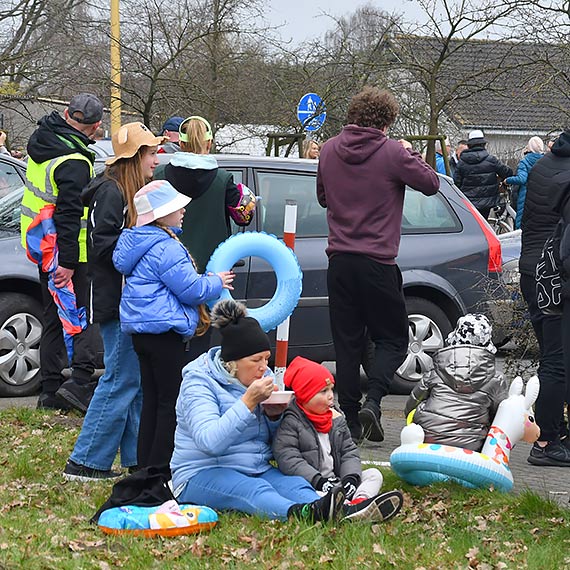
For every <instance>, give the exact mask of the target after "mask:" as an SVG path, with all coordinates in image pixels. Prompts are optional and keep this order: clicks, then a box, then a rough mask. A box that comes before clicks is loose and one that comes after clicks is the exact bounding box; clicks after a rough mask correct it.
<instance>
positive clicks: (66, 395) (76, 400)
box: [56, 378, 97, 414]
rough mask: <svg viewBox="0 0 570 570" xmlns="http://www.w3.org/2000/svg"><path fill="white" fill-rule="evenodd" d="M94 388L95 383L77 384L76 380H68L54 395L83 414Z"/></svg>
mask: <svg viewBox="0 0 570 570" xmlns="http://www.w3.org/2000/svg"><path fill="white" fill-rule="evenodd" d="M96 386H97V384H96V383H95V382H89V383H87V384H79V383H78V382H77V380H74V379H73V378H70V379H69V380H66V381H65V382H64V383H63V384H62V385H61V386H60V387H59V390H58V391H57V392H56V395H57V396H59V397H60V398H62V399H63V400H65V401H66V402H67V403H68V404H69V405H70V406H71V407H73V408H75V409H76V410H79V411H80V412H83V413H84V414H85V413H86V412H87V408H88V407H89V402H91V398H92V397H93V392H94V391H95V387H96Z"/></svg>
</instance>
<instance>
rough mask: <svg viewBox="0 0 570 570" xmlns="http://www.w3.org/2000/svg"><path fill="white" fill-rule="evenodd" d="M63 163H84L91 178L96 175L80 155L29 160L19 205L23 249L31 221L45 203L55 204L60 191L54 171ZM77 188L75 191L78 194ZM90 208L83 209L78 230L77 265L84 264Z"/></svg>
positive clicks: (83, 156)
mask: <svg viewBox="0 0 570 570" xmlns="http://www.w3.org/2000/svg"><path fill="white" fill-rule="evenodd" d="M66 160H84V161H85V162H86V163H87V164H88V165H89V171H90V173H91V177H92V178H93V176H94V175H95V170H94V168H93V164H92V163H91V161H90V160H89V159H88V158H87V157H86V156H85V155H83V154H81V153H79V152H74V153H73V154H64V155H63V156H57V157H55V158H52V159H51V160H46V161H45V162H41V163H39V164H38V163H37V162H34V161H33V160H32V159H31V158H28V164H27V167H26V188H25V189H24V196H23V197H22V205H21V206H20V232H21V238H22V246H23V247H24V248H25V247H26V232H27V230H28V227H29V225H30V224H31V223H32V220H33V219H34V218H35V217H36V216H37V215H38V214H39V213H40V210H41V209H42V208H43V207H44V206H46V205H47V204H55V203H56V201H57V195H58V192H59V189H58V187H57V183H56V181H55V178H54V175H55V170H56V168H57V167H58V166H60V165H61V164H62V163H63V162H65V161H66ZM80 190H81V189H79V190H78V191H80ZM88 211H89V208H83V216H82V217H81V229H80V230H79V237H78V241H79V260H78V261H79V262H80V263H85V262H86V261H87V213H88Z"/></svg>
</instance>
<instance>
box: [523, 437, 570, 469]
mask: <svg viewBox="0 0 570 570" xmlns="http://www.w3.org/2000/svg"><path fill="white" fill-rule="evenodd" d="M527 461H528V462H529V463H532V465H549V466H558V467H570V449H568V448H567V447H566V446H565V445H563V444H562V443H561V442H560V441H550V442H549V443H547V444H546V445H545V446H544V447H540V445H538V443H535V444H534V445H533V446H532V449H531V450H530V455H529V456H528V457H527Z"/></svg>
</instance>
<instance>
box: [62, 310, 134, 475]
mask: <svg viewBox="0 0 570 570" xmlns="http://www.w3.org/2000/svg"><path fill="white" fill-rule="evenodd" d="M99 328H100V330H101V337H102V339H103V348H104V350H105V356H104V362H105V373H104V374H103V376H101V378H100V379H99V383H98V384H97V388H96V389H95V393H94V394H93V399H92V400H91V402H90V404H89V408H88V409H87V414H86V415H85V419H84V420H83V427H82V428H81V433H80V434H79V437H78V438H77V442H76V443H75V448H74V449H73V453H72V454H71V457H70V459H71V460H72V461H74V462H75V463H79V464H80V465H84V466H85V467H91V468H92V469H101V470H103V471H107V470H109V469H111V467H112V465H113V461H114V460H115V456H116V455H117V450H118V449H119V448H120V450H121V465H122V466H123V467H132V466H134V465H137V464H138V461H137V439H138V433H139V423H140V415H141V404H142V391H141V378H140V371H139V360H138V358H137V355H136V353H135V351H134V349H133V343H132V340H131V337H130V335H126V334H124V333H122V332H121V325H120V322H119V321H118V320H116V321H107V322H104V323H101V324H100V327H99Z"/></svg>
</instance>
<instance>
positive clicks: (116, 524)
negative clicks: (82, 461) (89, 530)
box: [97, 505, 218, 537]
mask: <svg viewBox="0 0 570 570" xmlns="http://www.w3.org/2000/svg"><path fill="white" fill-rule="evenodd" d="M157 509H158V507H140V506H138V505H127V506H122V507H113V508H111V509H107V510H105V511H103V512H102V513H101V515H100V516H99V520H98V521H97V524H98V526H99V528H100V529H101V530H102V531H103V532H104V533H105V534H131V535H134V536H145V537H155V536H180V535H184V534H196V533H198V532H205V531H207V530H210V529H212V528H214V527H215V526H216V525H217V524H218V515H217V513H216V511H214V510H213V509H210V508H209V507H205V506H199V505H180V512H181V514H182V515H183V516H184V519H185V526H178V525H177V524H176V523H175V522H174V520H173V519H171V517H170V516H169V514H161V515H159V514H157ZM151 516H154V517H157V518H156V519H155V521H156V525H155V526H156V527H158V528H156V527H155V528H151V526H152V525H151V521H150V519H151Z"/></svg>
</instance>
